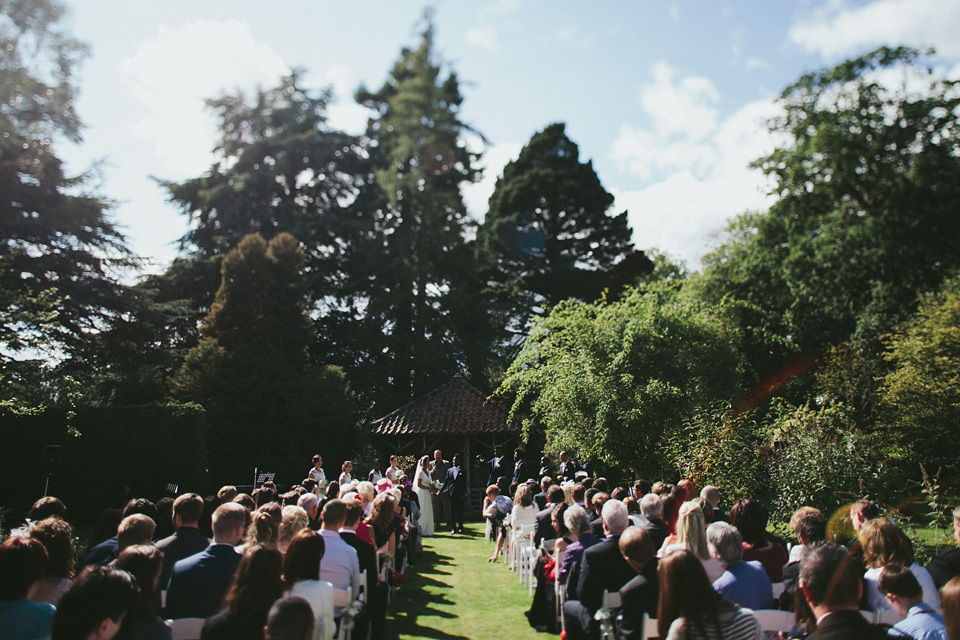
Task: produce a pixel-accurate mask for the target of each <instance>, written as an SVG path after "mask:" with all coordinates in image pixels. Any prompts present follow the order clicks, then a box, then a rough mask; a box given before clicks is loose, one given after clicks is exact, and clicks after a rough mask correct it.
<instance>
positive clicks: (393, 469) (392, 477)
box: [383, 455, 403, 484]
mask: <svg viewBox="0 0 960 640" xmlns="http://www.w3.org/2000/svg"><path fill="white" fill-rule="evenodd" d="M398 464H400V459H399V458H398V457H397V456H396V455H392V456H390V465H389V466H388V467H387V470H386V471H385V472H384V474H383V475H384V477H386V478H387V480H389V481H390V482H392V483H393V484H397V483H399V482H400V476H402V475H403V471H402V470H401V469H400V467H398V466H397V465H398Z"/></svg>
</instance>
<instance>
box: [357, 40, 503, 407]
mask: <svg viewBox="0 0 960 640" xmlns="http://www.w3.org/2000/svg"><path fill="white" fill-rule="evenodd" d="M357 100H358V101H359V102H360V104H362V105H364V106H366V107H368V108H370V109H372V110H373V111H374V115H373V117H372V118H371V119H370V122H369V126H368V129H367V144H368V147H369V149H370V155H371V160H372V162H373V164H374V166H375V168H376V169H375V175H376V185H375V187H376V188H375V191H373V192H371V193H369V194H367V199H366V200H365V201H364V206H365V207H366V210H365V214H366V215H368V216H370V219H371V221H372V225H371V231H372V233H371V235H370V237H369V242H368V243H367V244H366V245H365V247H364V253H363V255H364V257H365V259H366V260H365V263H364V265H363V269H364V274H365V277H364V278H363V279H362V284H361V285H360V290H361V291H362V292H363V294H364V295H365V296H366V298H367V305H366V309H365V318H364V322H365V323H366V326H367V327H368V328H369V335H368V338H369V341H368V342H366V344H365V345H364V346H363V347H362V349H361V350H362V351H364V352H366V353H367V354H369V357H370V361H369V362H367V363H364V365H363V366H364V368H365V369H366V370H367V371H369V372H370V373H369V375H367V376H366V378H368V379H369V380H371V381H374V380H375V381H376V382H375V383H374V384H376V385H380V389H379V390H378V397H379V398H380V399H381V400H385V401H386V402H388V403H389V402H396V401H400V400H405V399H407V398H409V397H411V396H412V395H414V394H417V393H422V392H424V391H427V390H429V389H430V388H432V387H433V386H436V385H438V384H440V383H442V382H443V381H445V379H446V378H448V377H449V376H450V375H452V374H453V373H455V372H457V371H458V370H462V369H465V368H468V367H469V368H472V369H474V370H475V369H477V367H478V366H482V365H478V364H477V363H478V361H479V360H480V357H479V356H478V355H477V354H478V353H480V352H481V351H482V350H481V349H478V350H472V348H473V347H476V346H477V342H476V338H477V337H478V336H480V335H482V333H483V330H482V329H483V324H484V323H483V319H482V318H483V312H482V310H481V309H472V307H470V305H472V304H473V303H475V302H476V296H471V295H469V294H468V292H469V291H471V287H472V288H473V289H474V290H479V287H478V286H477V285H478V282H479V281H478V280H477V278H476V275H475V273H474V265H473V263H472V261H471V259H470V256H469V255H468V252H467V251H466V243H465V239H464V238H465V232H466V229H467V228H468V226H469V220H468V218H467V214H466V208H465V207H464V204H463V200H462V198H461V195H460V186H461V184H463V183H464V182H469V181H473V180H475V179H476V178H477V173H478V172H477V169H476V168H475V167H474V163H475V161H476V159H477V156H476V154H474V153H472V152H470V151H469V150H468V149H467V147H466V143H465V141H464V137H463V136H464V134H465V133H466V132H467V131H468V130H469V127H468V126H467V125H466V124H464V123H463V122H462V121H461V120H460V116H459V110H460V104H461V102H462V101H463V97H462V95H461V94H460V86H459V82H458V80H457V76H456V74H455V73H453V72H449V73H446V74H444V73H443V71H442V69H441V63H440V62H439V61H437V60H436V59H435V54H434V49H433V27H432V25H428V26H427V27H426V29H425V30H424V31H423V33H422V37H421V41H420V44H419V46H418V47H417V48H416V49H403V51H402V52H401V55H400V59H399V60H398V61H397V63H396V64H395V65H394V67H393V70H392V71H391V72H390V76H389V78H388V79H387V81H386V82H385V83H384V85H383V87H381V88H380V89H379V90H377V91H376V92H371V91H368V90H366V89H364V88H361V89H360V90H359V91H358V93H357ZM467 309H471V311H467ZM467 323H469V324H467ZM468 335H469V336H470V337H469V338H468ZM474 356H476V358H474ZM470 360H473V365H472V366H471V363H470V362H468V361H470Z"/></svg>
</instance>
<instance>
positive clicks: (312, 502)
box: [297, 493, 320, 531]
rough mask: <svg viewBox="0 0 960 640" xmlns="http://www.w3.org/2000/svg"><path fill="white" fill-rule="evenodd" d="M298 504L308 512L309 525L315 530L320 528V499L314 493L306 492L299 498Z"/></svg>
mask: <svg viewBox="0 0 960 640" xmlns="http://www.w3.org/2000/svg"><path fill="white" fill-rule="evenodd" d="M297 506H298V507H300V508H301V509H303V510H304V511H306V512H307V518H309V520H310V521H309V523H308V524H307V526H308V527H310V528H311V529H313V530H314V531H319V530H320V517H319V516H320V500H319V499H318V498H317V496H316V495H315V494H313V493H305V494H303V495H302V496H300V497H299V498H297Z"/></svg>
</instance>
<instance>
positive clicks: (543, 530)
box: [533, 485, 565, 547]
mask: <svg viewBox="0 0 960 640" xmlns="http://www.w3.org/2000/svg"><path fill="white" fill-rule="evenodd" d="M564 498H565V496H564V494H563V489H562V488H560V487H559V486H557V485H553V486H552V487H550V489H549V490H548V491H547V508H546V509H544V510H543V511H541V512H540V513H538V514H537V516H536V519H535V520H534V523H533V546H534V547H539V546H540V541H541V540H554V539H556V537H557V530H556V529H555V528H554V526H553V511H554V509H556V508H557V505H559V504H561V503H562V502H563V501H564Z"/></svg>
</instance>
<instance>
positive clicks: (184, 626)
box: [167, 618, 206, 640]
mask: <svg viewBox="0 0 960 640" xmlns="http://www.w3.org/2000/svg"><path fill="white" fill-rule="evenodd" d="M167 622H168V623H169V624H170V629H171V630H172V632H171V635H172V636H173V640H200V632H201V631H202V630H203V623H204V622H206V619H205V618H174V619H173V620H167Z"/></svg>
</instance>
